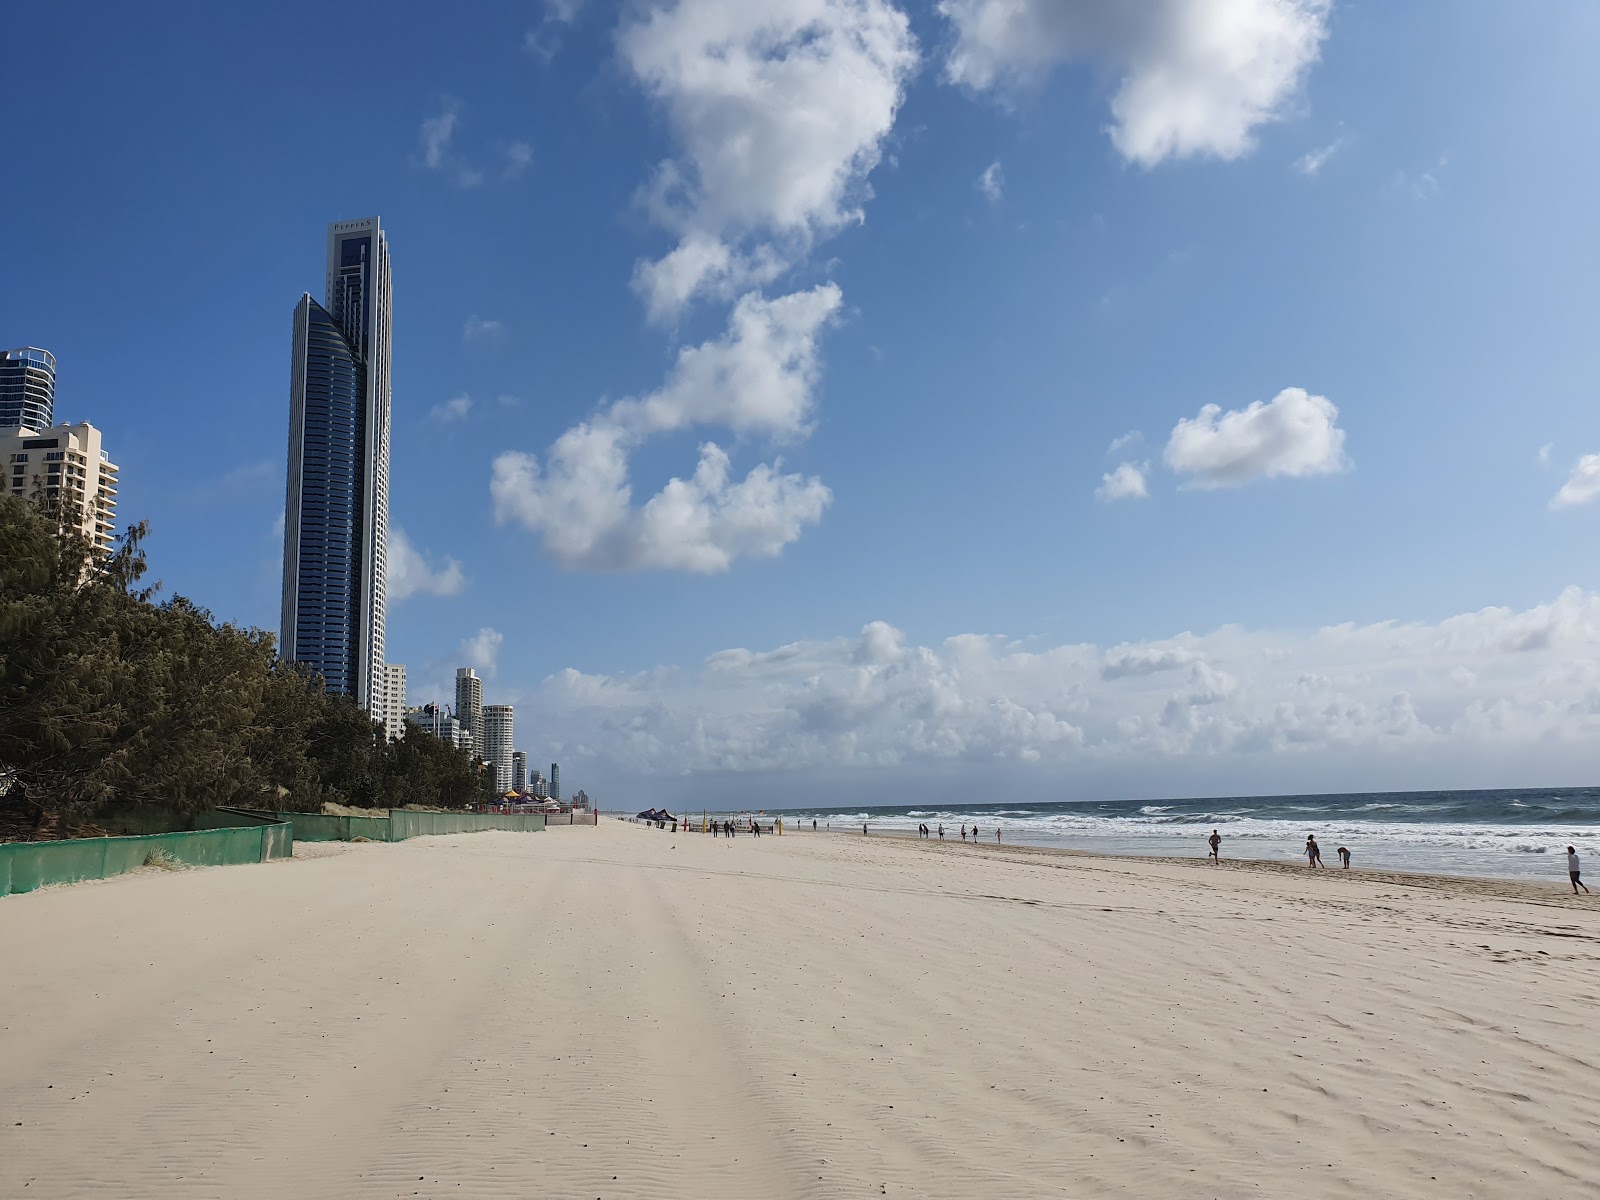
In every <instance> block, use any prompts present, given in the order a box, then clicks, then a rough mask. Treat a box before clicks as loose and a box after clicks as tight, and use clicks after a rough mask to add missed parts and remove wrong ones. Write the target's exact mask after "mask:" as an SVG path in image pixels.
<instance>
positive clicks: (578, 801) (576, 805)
mask: <svg viewBox="0 0 1600 1200" xmlns="http://www.w3.org/2000/svg"><path fill="white" fill-rule="evenodd" d="M572 810H573V811H574V812H588V811H589V793H588V792H586V791H584V790H583V789H582V788H579V789H578V791H577V794H576V795H574V796H573V797H572Z"/></svg>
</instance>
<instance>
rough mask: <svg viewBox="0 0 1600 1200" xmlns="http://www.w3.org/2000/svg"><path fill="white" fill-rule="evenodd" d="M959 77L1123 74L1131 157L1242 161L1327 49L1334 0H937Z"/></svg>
mask: <svg viewBox="0 0 1600 1200" xmlns="http://www.w3.org/2000/svg"><path fill="white" fill-rule="evenodd" d="M938 7H939V12H940V13H942V14H943V15H944V17H945V18H946V19H947V20H948V21H949V22H950V23H951V25H952V26H954V30H955V35H956V36H955V42H954V45H953V46H952V48H951V50H950V53H949V57H948V58H947V59H946V62H945V73H946V76H947V77H948V78H949V79H950V80H952V81H953V82H956V83H960V84H964V85H966V86H968V87H971V88H974V89H978V90H987V89H993V88H1007V87H1015V86H1017V85H1023V86H1026V85H1028V84H1031V83H1036V82H1037V81H1039V80H1040V79H1042V78H1043V77H1044V76H1045V75H1047V74H1048V73H1049V72H1050V71H1051V70H1052V69H1053V68H1055V67H1056V66H1057V65H1059V64H1061V63H1066V62H1087V63H1091V64H1094V65H1097V66H1101V67H1104V68H1109V69H1110V70H1112V71H1114V72H1116V73H1117V74H1118V75H1119V76H1120V79H1119V83H1118V85H1117V90H1116V92H1115V94H1114V95H1113V96H1112V99H1111V115H1112V123H1111V127H1110V133H1111V140H1112V143H1113V145H1115V146H1116V148H1117V150H1118V152H1119V153H1120V154H1121V155H1122V156H1123V158H1125V159H1127V160H1128V161H1130V162H1135V163H1138V164H1140V165H1141V166H1145V167H1150V166H1154V165H1156V164H1157V163H1159V162H1161V161H1163V160H1164V159H1168V158H1179V159H1181V158H1190V157H1199V156H1204V157H1212V158H1220V159H1236V158H1239V157H1241V156H1242V155H1244V154H1246V153H1248V152H1249V151H1250V150H1251V149H1252V148H1253V147H1254V133H1255V130H1256V129H1257V127H1259V126H1260V125H1262V124H1264V123H1265V122H1268V121H1273V120H1277V119H1280V118H1281V117H1283V116H1284V115H1285V112H1286V110H1287V108H1288V106H1289V105H1290V103H1291V102H1292V100H1293V98H1294V96H1295V95H1296V93H1297V92H1298V91H1299V88H1300V85H1301V83H1302V81H1303V80H1304V78H1305V75H1306V73H1307V71H1308V70H1309V69H1310V67H1311V66H1312V64H1313V63H1315V62H1316V60H1317V57H1318V55H1319V54H1320V52H1321V46H1322V40H1323V38H1324V37H1325V36H1326V34H1327V26H1328V11H1329V8H1330V7H1331V0H1147V2H1144V3H1138V4H1132V3H1128V2H1127V0H1074V2H1072V3H1064V2H1063V0H940V3H939V6H938Z"/></svg>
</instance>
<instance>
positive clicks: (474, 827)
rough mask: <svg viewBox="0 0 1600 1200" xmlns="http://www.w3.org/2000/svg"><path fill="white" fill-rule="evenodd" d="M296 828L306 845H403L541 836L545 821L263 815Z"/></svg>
mask: <svg viewBox="0 0 1600 1200" xmlns="http://www.w3.org/2000/svg"><path fill="white" fill-rule="evenodd" d="M258 815H260V816H270V817H272V818H274V819H276V820H279V821H287V822H289V823H290V824H291V825H293V826H294V836H295V837H296V838H297V839H298V840H300V841H302V842H348V841H351V840H353V839H355V838H358V837H364V838H366V839H367V840H368V841H372V842H403V841H405V840H406V839H407V838H414V837H430V836H433V835H435V834H444V833H479V832H482V831H483V830H485V829H507V830H512V831H514V832H518V833H538V832H540V831H541V830H543V829H544V817H543V815H542V814H534V813H515V814H513V813H468V812H410V811H408V810H406V809H403V808H391V809H389V810H388V815H387V816H382V817H330V816H324V815H323V814H321V813H297V812H279V813H270V814H268V813H262V814H258Z"/></svg>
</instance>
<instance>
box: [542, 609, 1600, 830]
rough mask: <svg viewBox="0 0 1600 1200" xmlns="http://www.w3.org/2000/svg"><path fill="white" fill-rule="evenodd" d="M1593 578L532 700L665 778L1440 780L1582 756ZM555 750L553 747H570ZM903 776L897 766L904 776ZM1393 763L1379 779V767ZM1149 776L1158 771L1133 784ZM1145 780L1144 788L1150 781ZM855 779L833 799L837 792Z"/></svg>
mask: <svg viewBox="0 0 1600 1200" xmlns="http://www.w3.org/2000/svg"><path fill="white" fill-rule="evenodd" d="M1596 664H1600V593H1594V592H1586V591H1582V590H1580V589H1576V588H1572V589H1568V590H1567V591H1565V592H1563V593H1562V594H1561V595H1560V596H1559V597H1557V598H1556V599H1555V600H1554V601H1552V602H1551V603H1548V604H1543V605H1538V606H1535V607H1533V608H1529V609H1526V610H1522V611H1513V610H1510V609H1505V608H1487V609H1483V610H1481V611H1479V612H1472V613H1465V614H1462V615H1460V616H1455V617H1450V618H1448V619H1446V620H1443V621H1439V622H1437V623H1420V622H1418V623H1407V622H1395V621H1386V622H1380V623H1378V624H1373V625H1363V626H1357V625H1336V626H1331V627H1327V628H1322V629H1317V630H1312V631H1306V632H1279V631H1272V630H1249V629H1243V628H1240V627H1237V626H1224V627H1223V628H1220V629H1217V630H1215V631H1213V632H1210V633H1204V634H1183V635H1180V636H1179V637H1176V638H1171V639H1164V640H1159V641H1151V642H1138V643H1125V644H1122V645H1119V646H1115V647H1111V648H1109V649H1106V650H1104V651H1102V650H1101V649H1100V648H1099V647H1096V646H1094V645H1090V644H1064V645H1056V646H1045V647H1039V646H1031V645H1026V644H1022V643H1018V642H1016V641H1013V640H1011V639H1008V638H1005V637H1000V636H989V635H976V634H966V635H960V636H957V637H952V638H948V639H946V640H944V641H942V642H940V643H937V644H934V645H918V644H916V643H915V642H913V641H911V640H910V639H909V638H907V637H906V635H905V634H904V633H903V632H902V631H900V630H899V629H896V628H895V627H893V626H892V625H889V624H887V623H884V622H874V623H872V624H870V625H868V626H866V627H865V628H864V629H863V630H862V631H861V632H860V634H858V635H856V636H854V637H840V638H832V639H822V640H811V641H799V642H792V643H789V644H787V645H784V646H781V647H779V648H777V649H775V650H749V649H743V648H738V649H729V650H724V651H720V652H718V653H717V654H714V655H712V656H711V657H710V658H708V659H707V660H706V662H705V663H704V664H703V665H702V666H701V667H699V668H698V669H682V670H674V669H662V670H655V671H651V672H646V673H643V674H632V675H591V674H584V673H582V672H579V671H576V670H570V669H569V670H567V671H563V672H561V673H559V674H557V675H554V676H551V677H550V678H549V679H547V680H545V681H544V683H543V685H542V686H541V688H540V689H539V691H538V694H537V696H536V697H535V698H534V701H533V703H532V704H531V705H530V706H529V707H530V708H531V709H532V710H535V711H536V713H537V715H536V716H534V718H533V719H535V720H536V721H537V722H538V724H539V728H540V729H547V728H548V730H549V736H550V738H551V740H552V741H554V742H557V743H560V744H561V745H563V746H566V747H577V746H585V747H588V748H589V754H590V755H591V756H592V759H593V761H595V762H605V763H606V764H608V765H610V766H611V767H614V768H615V769H616V770H618V771H619V772H630V773H637V774H640V775H650V776H652V777H656V778H659V779H671V778H672V777H674V776H679V777H683V776H690V777H692V776H694V775H696V774H706V773H720V772H808V773H814V772H818V771H830V772H834V773H835V774H834V775H833V778H834V780H835V781H837V780H838V778H839V775H838V772H841V771H847V770H850V769H856V768H873V769H875V771H874V773H873V774H871V775H866V776H863V777H862V778H863V779H865V780H867V781H868V782H864V783H863V784H862V785H861V786H862V789H863V791H871V790H874V789H881V788H882V787H883V786H884V785H885V782H887V781H892V780H893V779H895V778H896V777H895V776H883V775H881V774H879V773H877V771H876V769H882V768H900V769H901V770H902V771H905V772H919V771H920V772H927V771H932V772H936V773H939V774H942V775H946V776H948V775H949V774H950V773H951V772H959V771H960V770H961V769H962V768H963V767H969V768H971V769H972V770H973V771H974V772H978V774H975V775H970V776H963V777H962V778H965V779H972V778H980V779H981V778H985V777H987V776H986V774H984V773H987V772H989V771H991V770H992V769H993V768H994V767H995V765H996V764H1006V763H1009V764H1013V766H1014V767H1015V768H1016V769H1018V770H1026V771H1032V772H1035V773H1036V774H1035V775H1033V776H1030V777H1032V778H1038V779H1040V780H1042V781H1043V782H1042V783H1041V784H1040V785H1039V786H1040V787H1041V788H1043V789H1045V790H1049V789H1052V788H1054V789H1060V788H1062V787H1063V786H1065V784H1066V783H1067V782H1068V781H1070V780H1073V779H1081V778H1083V777H1084V776H1085V775H1086V774H1092V775H1093V776H1095V777H1096V778H1110V779H1121V780H1124V781H1128V782H1126V783H1125V785H1124V786H1126V787H1127V788H1128V789H1129V791H1130V792H1131V794H1138V790H1139V789H1140V787H1141V785H1140V784H1139V783H1138V782H1137V780H1139V779H1144V780H1147V781H1148V780H1149V779H1150V778H1152V773H1153V772H1154V773H1163V772H1164V774H1163V777H1170V778H1174V779H1180V780H1181V779H1192V778H1194V774H1193V773H1194V772H1196V771H1201V770H1203V771H1205V772H1208V773H1209V774H1210V775H1211V776H1213V777H1215V775H1216V774H1217V773H1218V772H1219V771H1221V772H1224V773H1226V774H1228V775H1230V776H1231V777H1232V778H1233V779H1235V781H1236V786H1237V785H1239V783H1240V782H1242V781H1245V780H1248V779H1253V778H1266V779H1269V780H1282V779H1284V778H1285V777H1286V774H1292V773H1293V772H1294V771H1295V769H1296V764H1297V763H1303V764H1307V765H1306V767H1305V770H1306V772H1307V775H1306V778H1307V781H1308V783H1309V782H1310V781H1311V780H1314V779H1316V778H1325V777H1326V776H1325V775H1323V774H1321V773H1322V772H1324V771H1325V770H1326V769H1327V768H1328V766H1329V765H1331V764H1335V763H1338V764H1348V763H1350V762H1352V761H1359V762H1363V763H1365V764H1368V767H1367V769H1368V770H1369V771H1372V772H1373V776H1374V777H1373V778H1372V779H1371V780H1370V781H1369V783H1368V786H1372V785H1373V784H1376V783H1378V782H1379V781H1381V780H1382V779H1383V778H1384V777H1385V775H1384V774H1383V772H1385V771H1386V770H1387V769H1388V768H1389V767H1392V766H1393V765H1394V764H1399V763H1404V764H1406V766H1407V770H1408V771H1409V770H1412V769H1415V770H1416V771H1419V772H1421V774H1422V776H1423V778H1431V779H1433V780H1436V781H1439V780H1447V781H1453V780H1459V779H1462V775H1461V770H1462V766H1461V764H1462V763H1464V762H1469V761H1470V762H1475V763H1476V762H1501V763H1504V762H1506V761H1508V760H1515V759H1516V757H1517V756H1519V755H1521V756H1526V760H1527V761H1529V762H1537V763H1540V764H1542V765H1546V766H1547V767H1548V765H1549V764H1551V763H1556V762H1560V763H1563V764H1583V763H1587V762H1588V761H1589V759H1590V757H1591V756H1592V747H1593V745H1594V744H1595V740H1596V738H1597V737H1600V665H1596ZM562 753H563V762H565V761H566V754H567V751H566V750H563V751H562ZM904 777H905V776H901V778H904ZM1388 777H1389V778H1392V776H1388ZM1143 786H1144V787H1149V786H1151V785H1150V784H1149V783H1148V782H1147V783H1145V784H1144V785H1143ZM1146 794H1148V793H1146ZM858 799H859V796H848V798H846V799H843V800H841V801H840V802H843V803H849V802H854V801H856V800H858Z"/></svg>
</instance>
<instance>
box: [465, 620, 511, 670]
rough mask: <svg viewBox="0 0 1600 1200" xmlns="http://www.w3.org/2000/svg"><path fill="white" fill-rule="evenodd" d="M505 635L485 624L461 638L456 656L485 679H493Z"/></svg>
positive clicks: (497, 667) (498, 663)
mask: <svg viewBox="0 0 1600 1200" xmlns="http://www.w3.org/2000/svg"><path fill="white" fill-rule="evenodd" d="M505 640H506V635H505V634H503V633H501V632H500V631H499V630H498V629H491V628H490V627H489V626H487V625H485V626H484V627H483V628H482V629H480V630H478V632H477V633H475V634H473V635H472V636H471V637H469V638H465V639H463V640H462V643H461V645H460V647H459V648H458V649H457V651H456V657H457V658H458V659H459V660H460V661H461V662H462V664H463V665H465V666H469V667H475V668H476V669H477V671H478V673H479V674H480V675H482V676H483V677H484V678H485V679H493V678H494V675H495V672H496V671H497V670H498V669H499V667H500V647H501V646H502V645H504V644H505Z"/></svg>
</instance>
